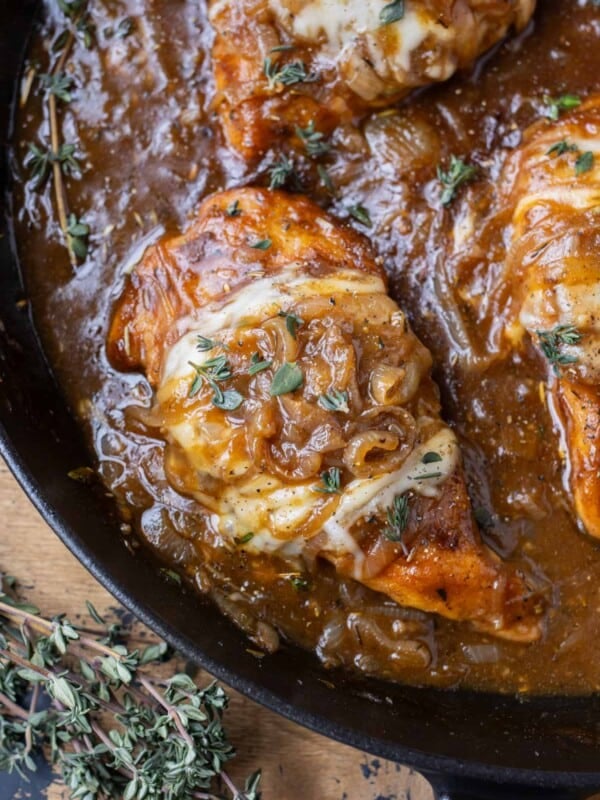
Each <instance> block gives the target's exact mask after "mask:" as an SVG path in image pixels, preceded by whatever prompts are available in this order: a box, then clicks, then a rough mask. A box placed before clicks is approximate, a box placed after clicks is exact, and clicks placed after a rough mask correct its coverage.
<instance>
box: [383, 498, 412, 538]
mask: <svg viewBox="0 0 600 800" xmlns="http://www.w3.org/2000/svg"><path fill="white" fill-rule="evenodd" d="M408 513H409V507H408V495H406V494H397V495H396V496H395V497H394V500H393V502H392V505H391V506H390V507H389V508H388V510H387V514H386V516H387V523H388V524H387V526H386V527H385V528H384V529H383V535H384V536H385V538H386V539H389V540H390V542H401V541H402V536H403V534H404V531H405V530H406V527H407V525H408Z"/></svg>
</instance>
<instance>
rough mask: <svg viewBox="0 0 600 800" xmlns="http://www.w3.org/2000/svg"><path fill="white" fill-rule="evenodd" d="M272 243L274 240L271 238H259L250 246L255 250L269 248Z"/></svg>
mask: <svg viewBox="0 0 600 800" xmlns="http://www.w3.org/2000/svg"><path fill="white" fill-rule="evenodd" d="M272 244H273V242H272V241H271V240H270V239H259V240H258V242H254V244H251V245H250V247H251V248H252V249H253V250H268V249H269V247H271V245H272Z"/></svg>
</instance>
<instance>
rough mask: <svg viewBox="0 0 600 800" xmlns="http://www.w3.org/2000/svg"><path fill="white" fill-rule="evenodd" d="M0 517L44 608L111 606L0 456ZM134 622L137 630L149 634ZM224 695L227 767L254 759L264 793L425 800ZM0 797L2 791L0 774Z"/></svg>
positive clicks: (296, 798)
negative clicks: (227, 702) (233, 753)
mask: <svg viewBox="0 0 600 800" xmlns="http://www.w3.org/2000/svg"><path fill="white" fill-rule="evenodd" d="M0 519H2V520H3V522H4V532H3V535H2V536H1V537H0V570H2V571H3V572H7V573H10V574H12V575H15V576H17V577H18V578H20V579H21V580H22V583H23V585H24V587H26V591H27V596H28V598H29V599H30V600H31V601H32V602H33V603H35V604H36V605H37V606H38V607H39V608H40V609H42V611H43V613H44V614H45V615H52V614H56V613H59V612H63V611H64V612H66V613H67V615H68V616H69V617H71V618H72V619H75V618H76V616H77V614H79V613H80V612H81V611H82V609H85V601H86V599H87V600H91V602H92V603H93V604H94V605H95V606H96V608H97V609H98V610H99V611H100V613H107V612H109V611H110V609H113V610H114V607H115V605H116V601H115V600H114V598H113V597H111V595H110V594H108V592H106V591H105V590H104V589H103V588H102V587H101V586H100V584H99V583H97V581H96V580H95V579H94V578H92V576H91V575H89V574H88V572H87V571H86V570H85V569H84V568H83V567H82V566H81V565H80V564H79V563H78V562H77V561H76V559H75V558H74V557H73V556H72V555H71V554H70V553H69V552H68V550H67V549H66V548H65V546H64V545H63V544H62V543H61V542H60V541H59V539H58V538H57V537H56V536H55V535H54V534H53V533H52V531H51V530H50V529H49V528H48V526H47V525H46V524H45V523H44V522H43V520H42V519H41V518H40V517H39V516H38V514H37V512H36V511H35V509H34V508H33V507H32V506H31V504H30V502H29V500H28V499H27V497H26V496H25V495H24V494H23V492H22V491H21V489H20V487H19V486H18V485H17V483H16V482H15V481H14V479H13V478H12V476H11V475H10V473H9V472H8V470H7V468H6V467H5V466H4V464H2V463H0ZM136 625H137V626H138V629H137V630H136V635H147V636H148V637H151V636H152V634H151V633H150V632H148V631H147V630H144V628H143V626H142V625H140V624H139V623H136ZM208 680H210V676H209V675H208V674H207V673H203V674H202V673H201V674H200V676H199V681H200V682H202V681H208ZM230 694H231V698H232V702H231V707H230V710H229V712H228V714H227V717H226V727H227V729H228V731H229V735H230V737H231V739H232V741H233V742H234V744H235V745H236V747H237V749H238V752H239V756H238V757H237V758H236V760H235V762H234V766H233V768H232V769H231V773H232V774H233V776H234V777H235V776H236V775H237V776H239V777H241V776H244V775H247V774H249V773H250V772H251V771H253V770H254V769H256V768H257V767H259V766H260V767H261V768H262V770H263V784H262V786H263V796H264V799H265V800H431V798H432V792H431V789H430V788H429V786H428V784H427V783H426V781H425V780H424V779H423V778H421V777H420V776H419V775H416V774H414V773H412V772H411V771H410V770H409V769H407V768H405V767H400V766H398V765H396V764H393V763H391V762H388V761H384V760H383V759H375V758H372V757H371V756H368V755H367V754H365V753H361V752H360V751H358V750H355V749H353V748H351V747H346V746H344V745H341V744H338V743H336V742H333V741H330V740H329V739H326V738H325V737H322V736H319V735H318V734H315V733H312V732H310V731H307V730H305V729H304V728H301V727H299V726H298V725H295V724H294V723H292V722H288V721H287V720H285V719H283V718H282V717H280V716H278V715H277V714H274V713H273V712H271V711H267V710H266V709H264V708H262V707H261V706H258V705H256V704H255V703H253V702H252V701H251V700H249V699H248V698H246V697H242V696H241V695H239V694H237V693H236V692H233V691H231V692H230ZM0 796H1V797H2V798H5V797H6V794H5V792H3V791H2V780H1V777H0ZM23 796H25V793H20V794H19V797H23ZM47 796H48V800H67V798H68V796H69V795H68V792H67V791H66V789H64V787H62V786H61V785H60V782H58V781H55V782H53V783H52V785H51V786H50V787H49V789H48V795H47ZM16 797H17V796H16V795H15V800H16ZM7 800H8V798H7ZM115 800H117V798H115Z"/></svg>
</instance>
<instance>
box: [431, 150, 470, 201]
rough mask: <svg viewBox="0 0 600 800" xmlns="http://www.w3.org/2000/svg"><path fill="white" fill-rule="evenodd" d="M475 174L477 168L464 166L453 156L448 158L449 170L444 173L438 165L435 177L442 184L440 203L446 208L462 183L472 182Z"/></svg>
mask: <svg viewBox="0 0 600 800" xmlns="http://www.w3.org/2000/svg"><path fill="white" fill-rule="evenodd" d="M476 174H477V167H475V166H473V165H472V164H466V163H465V162H464V161H463V160H462V159H460V158H457V157H456V156H454V155H451V156H450V168H449V169H448V170H446V171H444V170H443V169H442V168H441V166H439V165H438V168H437V177H438V180H439V182H440V183H441V184H442V193H441V195H440V202H441V204H442V205H443V206H448V205H450V203H451V202H452V201H453V200H454V198H455V197H456V193H457V191H458V189H459V187H461V186H462V185H463V184H464V183H467V182H468V181H471V180H473V178H474V177H475V175H476Z"/></svg>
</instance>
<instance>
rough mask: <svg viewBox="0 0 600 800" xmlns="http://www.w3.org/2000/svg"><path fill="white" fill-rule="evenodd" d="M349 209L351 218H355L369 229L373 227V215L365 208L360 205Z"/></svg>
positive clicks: (348, 207)
mask: <svg viewBox="0 0 600 800" xmlns="http://www.w3.org/2000/svg"><path fill="white" fill-rule="evenodd" d="M347 209H348V213H349V214H350V216H351V217H353V218H354V219H355V220H356V221H357V222H360V224H361V225H364V226H365V227H367V228H372V227H373V223H372V222H371V215H370V214H369V212H368V210H367V209H366V208H365V207H364V206H361V205H360V203H358V204H357V205H354V206H347Z"/></svg>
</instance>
